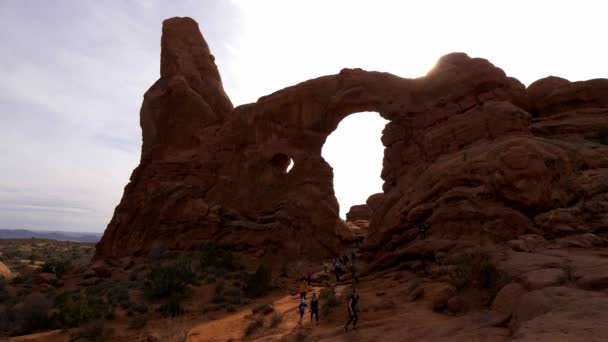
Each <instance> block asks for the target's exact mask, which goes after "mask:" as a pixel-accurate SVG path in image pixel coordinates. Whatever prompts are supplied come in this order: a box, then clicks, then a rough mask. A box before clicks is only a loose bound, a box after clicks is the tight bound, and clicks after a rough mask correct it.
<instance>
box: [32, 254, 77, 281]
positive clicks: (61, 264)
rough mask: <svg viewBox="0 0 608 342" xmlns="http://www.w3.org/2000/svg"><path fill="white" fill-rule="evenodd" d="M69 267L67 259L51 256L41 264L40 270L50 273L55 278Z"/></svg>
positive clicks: (61, 275)
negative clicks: (51, 257)
mask: <svg viewBox="0 0 608 342" xmlns="http://www.w3.org/2000/svg"><path fill="white" fill-rule="evenodd" d="M70 267H71V263H70V261H69V259H59V258H53V259H51V260H49V261H47V262H45V263H44V264H43V265H42V267H41V268H40V272H47V273H52V274H54V275H55V276H56V277H57V278H61V277H63V275H64V274H65V273H66V272H67V271H68V270H69V269H70Z"/></svg>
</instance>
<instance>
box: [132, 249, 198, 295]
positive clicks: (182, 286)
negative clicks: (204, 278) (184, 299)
mask: <svg viewBox="0 0 608 342" xmlns="http://www.w3.org/2000/svg"><path fill="white" fill-rule="evenodd" d="M194 279H195V274H194V273H193V272H192V269H191V268H190V261H189V260H187V259H180V260H178V261H177V262H175V263H172V264H169V265H166V266H157V267H154V268H152V270H151V271H150V273H149V274H148V275H147V277H146V279H145V280H144V294H145V296H146V297H147V298H149V299H161V298H168V297H171V296H174V295H178V294H179V295H182V294H183V293H184V292H185V291H186V288H187V287H188V285H189V284H192V282H193V281H194Z"/></svg>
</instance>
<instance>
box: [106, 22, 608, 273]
mask: <svg viewBox="0 0 608 342" xmlns="http://www.w3.org/2000/svg"><path fill="white" fill-rule="evenodd" d="M161 47H162V53H161V77H160V79H159V80H158V81H157V82H156V83H155V84H154V85H153V86H152V87H151V88H150V89H149V90H148V91H147V92H146V94H145V96H144V102H143V105H142V109H141V127H142V135H143V142H142V155H141V162H140V165H139V166H138V167H137V168H136V169H135V170H134V171H133V174H132V176H131V181H130V183H129V184H128V185H127V186H126V188H125V191H124V195H123V198H122V200H121V202H120V204H119V205H118V207H117V208H116V210H115V213H114V216H113V218H112V220H111V222H110V223H109V225H108V228H107V229H106V232H105V234H104V236H103V238H102V240H101V242H100V243H99V244H98V246H97V254H96V257H97V258H98V259H99V258H107V257H122V256H129V255H137V254H140V255H141V254H144V253H147V252H148V251H150V250H151V249H153V248H154V247H156V246H163V247H168V248H172V249H184V248H189V247H190V246H193V245H196V244H198V243H200V242H201V241H205V240H208V239H213V240H215V241H218V242H223V243H229V244H231V245H234V246H236V247H237V248H240V249H243V250H252V251H258V250H259V249H260V248H262V247H263V248H264V250H265V251H266V252H267V253H266V254H267V255H269V256H272V255H275V256H277V255H281V257H284V258H287V259H290V258H291V259H293V258H296V257H302V256H306V257H308V258H313V257H315V258H323V257H328V256H333V255H336V253H337V252H338V251H339V250H340V248H341V247H342V242H341V240H340V239H339V238H338V237H337V230H336V226H337V225H338V224H339V217H338V213H339V210H338V203H337V201H336V198H335V196H334V192H333V184H332V180H333V173H332V168H331V166H330V165H329V164H328V163H327V162H326V161H325V160H324V159H323V158H322V157H321V148H322V146H323V144H324V142H325V140H326V138H327V136H328V135H329V134H330V133H331V132H332V131H333V130H335V129H336V127H337V125H338V123H339V122H340V120H342V119H343V118H344V117H346V116H348V115H350V114H352V113H355V112H361V111H377V112H378V113H380V115H381V116H382V117H384V118H386V119H388V120H389V121H390V122H389V123H388V124H387V126H386V128H385V129H384V131H383V136H382V142H383V144H384V146H385V147H386V149H385V155H384V161H383V171H382V178H383V180H384V186H383V191H384V192H383V193H382V194H377V195H374V196H372V197H370V199H369V200H368V205H369V206H370V208H371V211H372V212H373V214H372V217H371V221H370V227H369V237H368V239H367V241H366V251H367V253H368V256H370V257H372V258H373V259H374V260H377V262H376V264H374V265H373V266H374V267H377V268H383V267H390V265H392V264H394V263H395V262H398V261H400V260H403V258H404V257H412V256H424V257H425V258H430V257H434V256H435V255H436V254H437V253H439V252H446V250H449V249H450V248H452V247H453V245H454V241H458V242H463V241H479V240H480V239H485V240H489V241H496V242H507V241H510V240H517V239H518V237H519V236H521V235H525V234H531V233H533V234H536V235H538V236H541V237H542V238H544V239H550V240H551V239H575V240H576V239H578V238H579V237H580V236H582V235H583V234H587V235H585V236H589V235H588V234H591V235H593V238H594V239H595V238H597V239H599V240H597V241H600V242H598V243H600V244H602V243H605V240H603V238H602V236H603V235H604V234H606V232H608V210H607V209H608V145H607V144H608V138H607V137H608V80H606V79H596V80H590V81H585V82H569V81H567V80H564V79H560V78H556V77H549V78H545V79H542V80H539V81H537V82H535V83H533V84H532V85H530V86H529V87H527V88H526V87H525V86H524V85H523V84H521V82H519V81H518V80H516V79H514V78H512V77H508V76H507V75H506V74H505V72H504V71H503V70H501V69H499V68H497V67H496V66H494V65H492V64H491V63H490V62H488V61H487V60H484V59H481V58H470V57H468V56H467V55H465V54H463V53H454V54H450V55H446V56H444V57H442V58H441V59H439V61H438V62H437V64H436V66H435V67H434V68H433V70H431V71H430V72H429V73H428V74H427V75H426V76H425V77H422V78H418V79H405V78H400V77H397V76H394V75H391V74H388V73H381V72H368V71H364V70H361V69H344V70H342V71H340V73H339V74H336V75H330V76H324V77H320V78H317V79H313V80H309V81H306V82H303V83H300V84H297V85H295V86H291V87H288V88H285V89H283V90H280V91H277V92H275V93H273V94H271V95H268V96H264V97H262V98H260V99H259V100H258V101H257V102H256V103H251V104H247V105H243V106H239V107H237V108H233V106H232V104H231V102H230V100H229V98H228V96H227V95H226V93H225V92H224V90H223V87H222V83H221V78H220V75H219V72H218V70H217V67H216V65H215V63H214V58H213V56H212V55H211V53H210V51H209V48H208V46H207V44H206V43H205V41H204V39H203V37H202V35H201V33H200V31H199V29H198V25H197V24H196V23H195V22H194V21H193V20H192V19H189V18H172V19H169V20H166V21H165V22H164V24H163V35H162V40H161ZM291 161H293V162H294V167H293V168H292V169H291V170H290V171H287V166H288V165H289V164H290V162H291ZM422 222H427V223H429V224H430V226H431V228H430V230H429V238H428V240H426V241H424V246H423V247H419V246H418V247H416V246H417V245H416V244H417V242H416V241H417V240H416V239H417V230H416V229H415V227H416V225H417V224H419V223H422Z"/></svg>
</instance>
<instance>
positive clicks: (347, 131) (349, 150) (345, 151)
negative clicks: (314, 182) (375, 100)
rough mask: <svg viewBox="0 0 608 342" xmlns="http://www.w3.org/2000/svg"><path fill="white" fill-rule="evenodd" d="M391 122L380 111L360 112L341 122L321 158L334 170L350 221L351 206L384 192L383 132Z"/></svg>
mask: <svg viewBox="0 0 608 342" xmlns="http://www.w3.org/2000/svg"><path fill="white" fill-rule="evenodd" d="M388 122H389V121H388V120H386V119H384V118H382V116H380V114H378V113H377V112H358V113H353V114H351V115H348V116H347V117H345V118H344V119H342V120H341V121H340V123H339V124H338V127H337V128H336V129H335V130H334V131H333V132H332V133H331V134H330V135H329V136H328V137H327V140H326V141H325V144H324V145H323V148H322V151H321V155H322V157H323V158H324V159H325V161H327V163H329V164H330V165H331V166H332V168H333V174H334V178H333V182H332V183H333V188H334V193H335V196H336V199H337V200H338V204H339V206H340V217H341V218H343V219H344V218H346V213H347V212H348V211H349V209H350V208H351V206H354V205H359V204H365V202H366V200H367V198H368V197H369V196H370V195H373V194H375V193H378V192H382V184H383V181H382V179H381V178H380V174H381V173H382V160H383V157H384V145H383V144H382V141H381V137H382V130H383V129H384V127H385V126H386V124H387V123H388Z"/></svg>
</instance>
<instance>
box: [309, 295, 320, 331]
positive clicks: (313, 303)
mask: <svg viewBox="0 0 608 342" xmlns="http://www.w3.org/2000/svg"><path fill="white" fill-rule="evenodd" d="M313 316H314V317H315V318H316V319H317V324H319V299H318V298H317V294H316V293H313V294H312V298H311V299H310V321H311V322H312V318H313Z"/></svg>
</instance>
